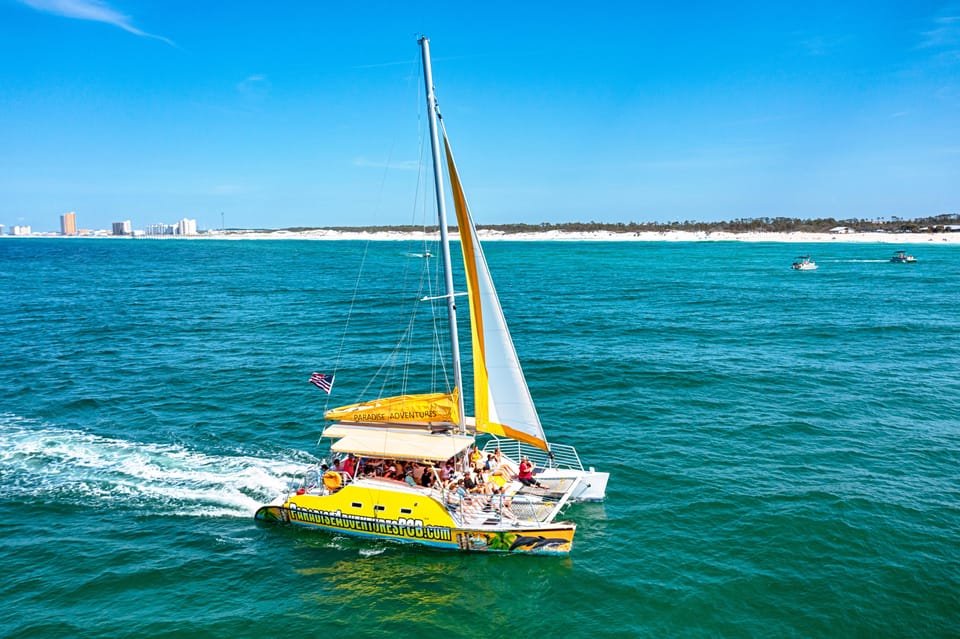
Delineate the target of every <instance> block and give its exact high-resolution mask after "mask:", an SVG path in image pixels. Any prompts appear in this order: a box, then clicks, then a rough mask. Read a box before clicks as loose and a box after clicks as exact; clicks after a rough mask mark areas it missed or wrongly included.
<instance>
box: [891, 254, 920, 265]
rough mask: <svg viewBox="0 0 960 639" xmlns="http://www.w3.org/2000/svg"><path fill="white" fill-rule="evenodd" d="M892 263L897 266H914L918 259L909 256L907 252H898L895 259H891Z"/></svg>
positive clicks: (894, 255)
mask: <svg viewBox="0 0 960 639" xmlns="http://www.w3.org/2000/svg"><path fill="white" fill-rule="evenodd" d="M890 261H891V262H894V263H895V264H913V263H914V262H916V261H917V258H915V257H914V256H912V255H909V254H908V253H907V252H906V251H897V252H896V253H894V254H893V257H891V258H890Z"/></svg>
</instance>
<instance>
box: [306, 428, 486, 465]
mask: <svg viewBox="0 0 960 639" xmlns="http://www.w3.org/2000/svg"><path fill="white" fill-rule="evenodd" d="M323 436H324V437H338V438H339V439H337V441H335V442H334V443H333V446H331V447H330V448H331V449H332V450H333V451H334V452H337V453H353V454H354V455H359V456H362V457H382V458H384V459H406V460H415V461H445V460H447V459H450V458H451V457H453V456H454V455H457V454H459V453H461V452H463V451H464V450H466V449H467V448H469V447H470V446H471V445H473V442H474V440H473V437H469V436H467V435H451V434H442V433H428V432H424V431H416V430H403V429H394V428H363V427H351V426H349V425H346V424H334V425H332V426H330V427H328V428H327V429H326V430H324V431H323Z"/></svg>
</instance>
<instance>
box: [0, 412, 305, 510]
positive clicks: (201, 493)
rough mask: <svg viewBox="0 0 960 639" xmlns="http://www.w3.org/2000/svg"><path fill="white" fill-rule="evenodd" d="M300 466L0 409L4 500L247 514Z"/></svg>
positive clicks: (0, 484)
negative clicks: (102, 432) (103, 432)
mask: <svg viewBox="0 0 960 639" xmlns="http://www.w3.org/2000/svg"><path fill="white" fill-rule="evenodd" d="M302 470H303V460H299V461H294V460H291V461H275V460H265V459H261V458H256V457H249V456H244V455H236V456H231V455H208V454H205V453H202V452H198V451H194V450H190V449H189V448H187V447H186V446H183V445H181V444H176V443H173V444H159V443H143V442H134V441H127V440H122V439H112V438H109V437H102V436H99V435H94V434H91V433H87V432H84V431H81V430H75V429H65V428H58V427H54V426H50V425H45V424H41V423H37V422H36V421H33V420H30V419H26V418H23V417H20V416H17V415H11V414H0V475H2V481H0V499H4V500H8V501H19V502H27V503H56V504H68V505H76V506H91V507H96V508H104V507H111V508H129V509H134V510H138V511H141V512H145V513H149V514H156V515H184V514H187V515H192V516H196V515H199V516H209V517H224V516H236V517H249V516H250V515H251V514H252V513H253V512H254V511H256V509H257V507H258V506H260V505H261V504H262V503H263V502H264V501H265V500H270V499H273V498H274V497H276V495H277V494H279V493H280V492H282V491H283V490H284V489H285V488H286V487H287V486H288V484H289V483H290V481H291V480H293V479H294V478H295V477H296V475H297V473H299V472H302Z"/></svg>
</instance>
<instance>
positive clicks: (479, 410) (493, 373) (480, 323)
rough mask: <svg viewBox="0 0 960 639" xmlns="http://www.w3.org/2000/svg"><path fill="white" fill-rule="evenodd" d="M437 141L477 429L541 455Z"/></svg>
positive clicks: (529, 404) (509, 344)
mask: <svg viewBox="0 0 960 639" xmlns="http://www.w3.org/2000/svg"><path fill="white" fill-rule="evenodd" d="M441 126H442V125H441ZM443 142H444V147H445V148H446V153H447V170H448V173H449V175H450V188H451V190H452V192H453V201H454V204H455V206H456V210H457V228H458V230H459V232H460V247H461V249H462V250H463V262H464V270H465V271H466V275H467V292H468V296H469V300H470V328H471V333H472V335H473V388H474V411H475V412H476V427H477V430H478V431H481V432H487V433H492V434H494V435H502V436H505V437H510V438H512V439H516V440H519V441H522V442H526V443H528V444H532V445H534V446H537V447H538V448H542V449H544V450H547V449H548V445H547V440H546V437H545V436H544V434H543V427H542V426H541V425H540V417H539V415H537V409H536V407H535V406H534V404H533V398H532V397H531V396H530V390H529V389H528V388H527V381H526V379H525V378H524V376H523V370H521V368H520V360H519V359H518V358H517V351H516V349H515V348H514V346H513V339H512V338H511V337H510V331H509V329H508V328H507V321H506V319H504V317H503V310H502V309H501V308H500V299H499V298H498V297H497V291H496V289H495V288H494V286H493V279H491V277H490V271H489V269H488V268H487V260H486V258H484V256H483V248H482V247H481V246H480V241H479V239H478V238H477V230H476V227H475V226H474V224H473V220H472V219H471V217H470V211H469V208H468V207H467V200H466V198H465V197H464V194H463V188H462V187H461V185H460V176H459V174H458V173H457V167H456V164H455V163H454V161H453V152H452V151H451V150H450V141H449V140H448V139H447V134H446V130H444V131H443Z"/></svg>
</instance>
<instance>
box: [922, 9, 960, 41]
mask: <svg viewBox="0 0 960 639" xmlns="http://www.w3.org/2000/svg"><path fill="white" fill-rule="evenodd" d="M920 36H921V41H920V46H921V47H956V46H958V45H960V15H951V16H939V17H937V18H934V19H933V25H932V26H931V28H930V29H928V30H926V31H922V32H921V33H920Z"/></svg>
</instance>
